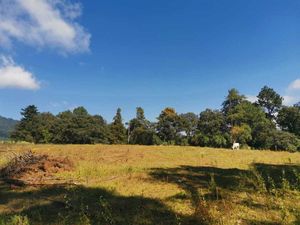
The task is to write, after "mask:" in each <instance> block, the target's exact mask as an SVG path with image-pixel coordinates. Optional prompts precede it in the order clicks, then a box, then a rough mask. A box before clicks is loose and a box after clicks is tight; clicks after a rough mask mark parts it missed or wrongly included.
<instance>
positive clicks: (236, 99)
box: [222, 88, 246, 115]
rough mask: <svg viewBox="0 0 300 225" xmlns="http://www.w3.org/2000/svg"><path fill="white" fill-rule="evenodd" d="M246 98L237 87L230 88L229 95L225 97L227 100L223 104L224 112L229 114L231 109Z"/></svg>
mask: <svg viewBox="0 0 300 225" xmlns="http://www.w3.org/2000/svg"><path fill="white" fill-rule="evenodd" d="M245 99H246V97H245V96H244V95H241V94H240V93H239V91H238V90H237V89H235V88H233V89H230V90H229V91H228V95H227V97H226V99H225V101H224V102H223V104H222V107H223V108H222V112H223V113H224V114H225V115H227V114H228V113H229V111H231V110H232V109H233V108H235V107H236V106H237V105H239V104H240V103H241V102H243V101H244V100H245Z"/></svg>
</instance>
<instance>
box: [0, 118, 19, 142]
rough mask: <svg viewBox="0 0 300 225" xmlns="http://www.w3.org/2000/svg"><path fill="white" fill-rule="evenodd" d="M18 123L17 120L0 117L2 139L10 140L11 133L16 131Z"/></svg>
mask: <svg viewBox="0 0 300 225" xmlns="http://www.w3.org/2000/svg"><path fill="white" fill-rule="evenodd" d="M17 123H18V121H17V120H13V119H8V118H5V117H2V116H0V139H5V138H8V137H9V133H10V132H11V131H12V130H13V129H14V127H15V125H16V124H17Z"/></svg>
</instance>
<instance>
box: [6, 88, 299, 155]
mask: <svg viewBox="0 0 300 225" xmlns="http://www.w3.org/2000/svg"><path fill="white" fill-rule="evenodd" d="M21 115H22V119H21V121H20V122H19V123H18V124H17V126H16V127H15V130H14V131H13V132H12V133H11V138H12V139H13V140H15V141H26V142H33V143H54V144H95V143H103V144H139V145H161V144H166V145H184V146H186V145H190V146H203V147H204V146H205V147H217V148H228V147H231V145H232V143H233V142H238V143H240V144H241V145H242V146H243V147H244V148H255V149H271V150H287V151H298V150H299V149H300V148H299V146H300V141H299V140H300V139H299V137H300V104H299V103H298V104H295V105H294V106H283V98H282V97H281V96H280V95H279V94H278V93H276V92H275V91H274V89H272V88H270V87H267V86H265V87H263V88H262V89H261V91H260V92H259V94H258V96H257V101H256V102H254V103H252V102H250V101H248V100H247V98H246V97H245V96H244V95H242V94H240V93H239V91H238V90H236V89H231V90H229V91H228V95H227V96H226V98H225V100H224V102H223V103H222V108H221V109H220V110H213V109H206V110H204V111H203V112H201V113H200V114H199V115H197V114H195V113H192V112H188V113H183V114H178V113H177V112H176V111H175V109H173V108H170V107H167V108H165V109H164V110H162V111H161V113H160V115H159V116H158V117H157V121H156V122H150V121H149V120H147V119H146V118H145V115H144V110H143V109H142V108H141V107H137V109H136V117H135V118H133V119H131V120H130V121H129V122H128V123H126V124H124V123H123V119H122V115H121V109H118V110H117V112H116V115H115V117H114V118H113V121H112V123H107V122H106V121H105V120H104V119H103V117H102V116H100V115H90V114H89V113H88V111H87V110H86V109H85V108H84V107H78V108H75V109H74V110H72V111H71V110H68V111H64V112H61V113H59V114H58V115H53V114H51V113H49V112H46V113H40V112H39V111H38V109H37V107H36V106H34V105H30V106H28V107H26V108H25V109H22V111H21ZM125 125H127V126H125Z"/></svg>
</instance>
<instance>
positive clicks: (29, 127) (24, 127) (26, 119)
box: [11, 105, 39, 143]
mask: <svg viewBox="0 0 300 225" xmlns="http://www.w3.org/2000/svg"><path fill="white" fill-rule="evenodd" d="M21 115H22V116H23V118H22V119H21V121H20V123H18V125H17V126H16V128H15V131H14V132H13V133H12V135H11V137H12V138H13V139H15V140H17V141H27V142H34V143H38V139H39V134H38V123H39V120H38V115H39V112H38V109H37V107H36V106H35V105H30V106H28V107H26V108H25V109H22V111H21Z"/></svg>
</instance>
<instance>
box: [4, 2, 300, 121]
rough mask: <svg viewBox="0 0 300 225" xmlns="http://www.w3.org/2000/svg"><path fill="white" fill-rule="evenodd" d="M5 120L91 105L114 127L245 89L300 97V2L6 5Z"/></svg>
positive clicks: (196, 107) (215, 102)
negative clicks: (141, 112)
mask: <svg viewBox="0 0 300 225" xmlns="http://www.w3.org/2000/svg"><path fill="white" fill-rule="evenodd" d="M0 55H1V61H2V62H1V67H0V115H3V116H6V117H12V118H17V119H19V118H20V115H19V112H20V109H21V108H23V107H25V106H27V105H29V104H35V105H37V106H38V108H39V110H40V111H50V112H53V113H58V112H60V111H63V110H67V109H72V108H74V107H76V106H81V105H82V106H85V107H86V108H87V109H88V111H89V112H90V113H92V114H101V115H102V116H104V118H105V119H107V120H108V121H111V119H112V117H113V116H114V114H115V111H116V108H117V107H121V108H122V112H123V116H124V119H125V120H128V119H130V118H132V117H134V115H135V108H136V107H137V106H142V107H143V108H144V109H145V113H146V116H147V117H148V118H149V119H151V120H154V119H155V118H156V117H157V116H158V114H159V113H160V111H161V110H162V109H163V108H164V107H166V106H170V107H174V108H175V109H176V110H177V111H178V112H179V113H182V112H189V111H192V112H195V113H199V112H200V111H202V110H204V109H205V108H214V109H218V108H220V105H221V103H222V101H223V99H224V97H225V96H226V94H227V91H228V89H230V88H232V87H235V88H237V89H238V90H240V92H241V93H243V94H245V95H247V96H249V98H250V99H253V97H254V96H256V95H257V93H258V92H259V90H260V89H261V87H262V86H264V85H268V86H271V87H273V88H274V89H275V90H276V91H278V92H279V93H280V94H281V95H283V96H285V99H286V100H285V103H286V104H292V103H295V102H297V101H298V100H300V80H299V79H300V2H299V1H298V0H281V1H278V0H253V1H246V0H228V1H225V0H189V1H183V0H172V1H161V0H160V1H158V0H151V1H150V0H143V1H141V0H128V1H121V0H110V1H102V0H99V1H83V0H82V1H72V0H22V1H21V0H2V1H0Z"/></svg>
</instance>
